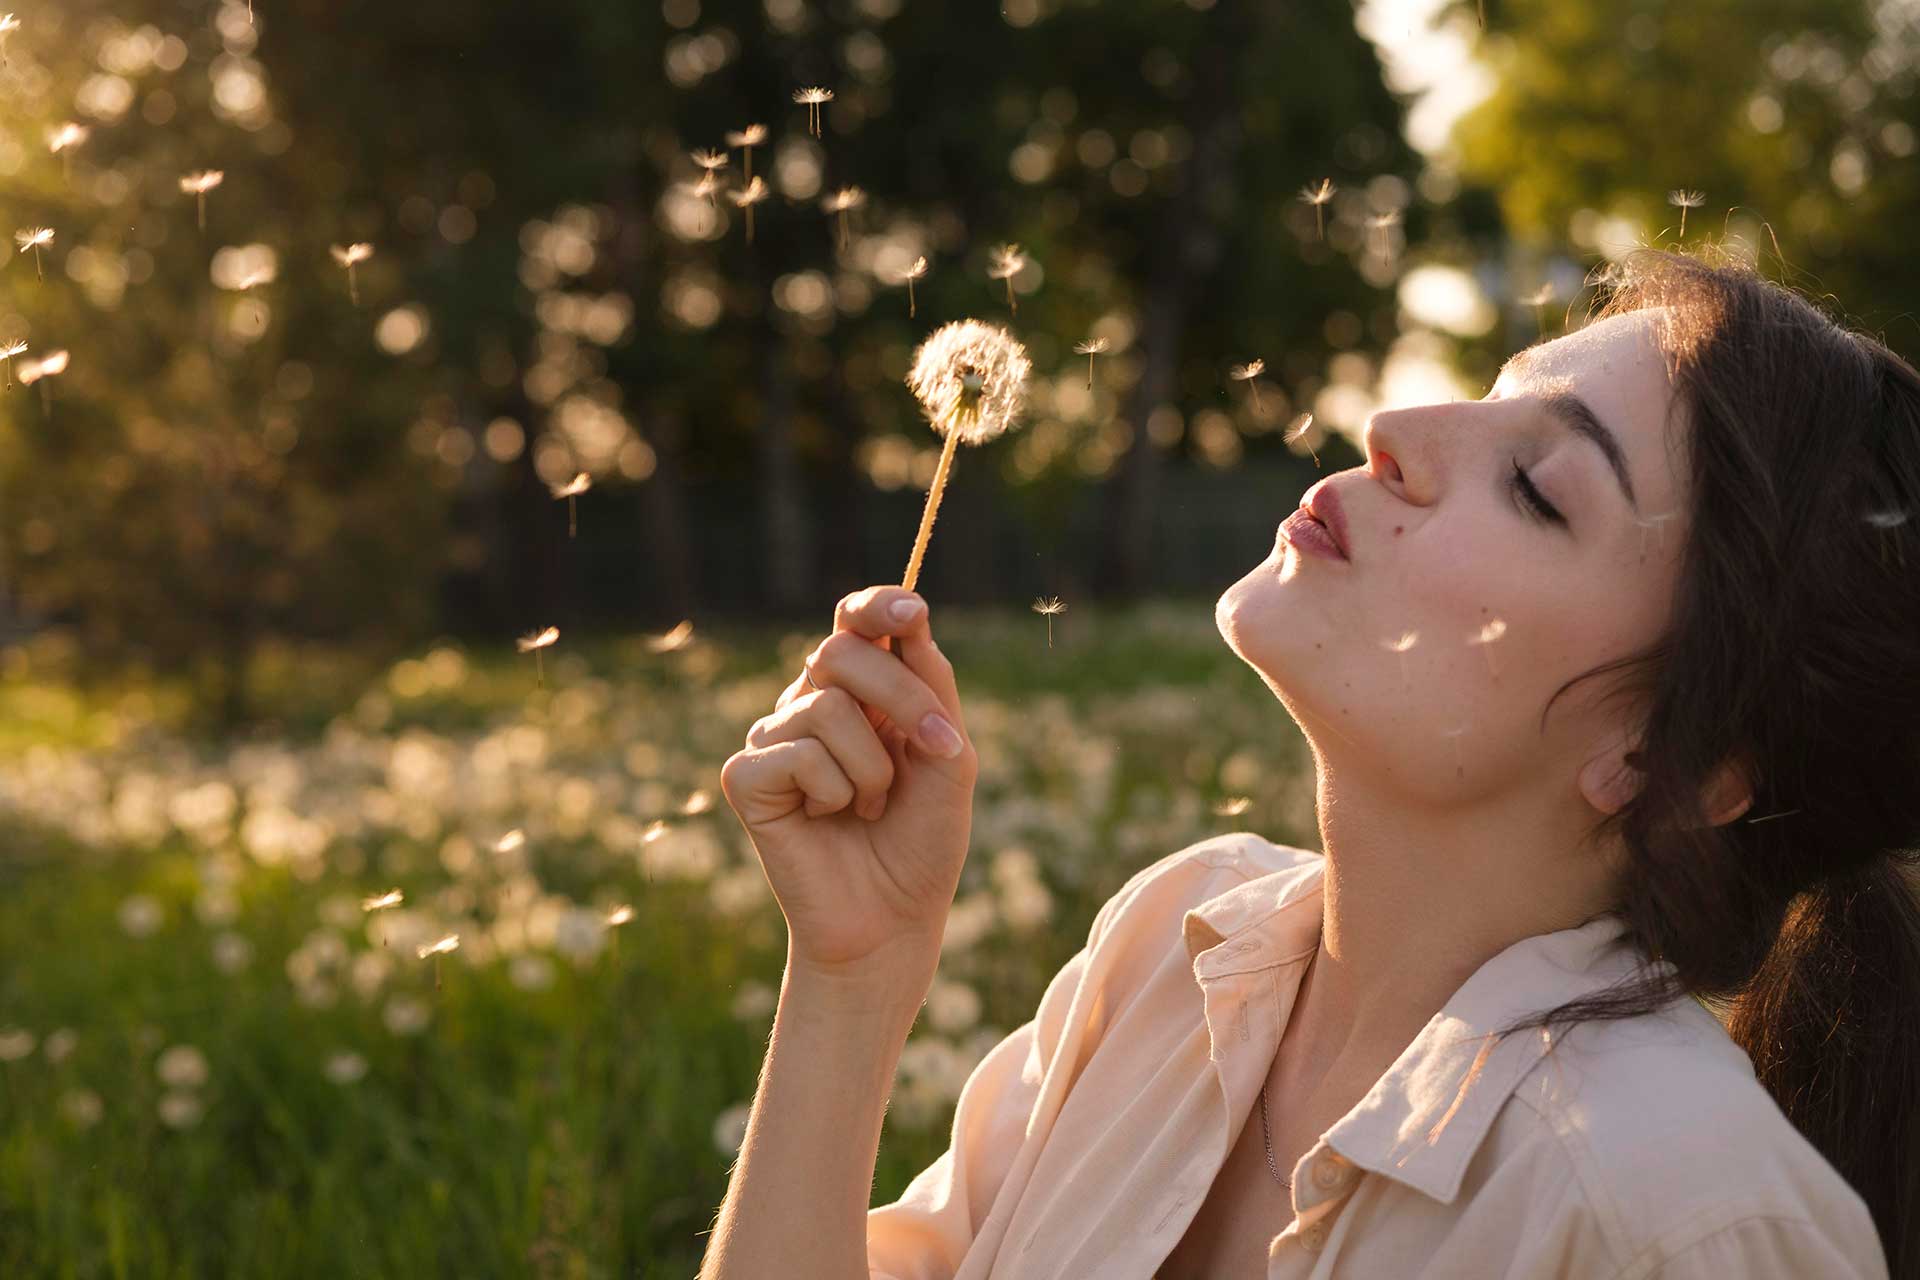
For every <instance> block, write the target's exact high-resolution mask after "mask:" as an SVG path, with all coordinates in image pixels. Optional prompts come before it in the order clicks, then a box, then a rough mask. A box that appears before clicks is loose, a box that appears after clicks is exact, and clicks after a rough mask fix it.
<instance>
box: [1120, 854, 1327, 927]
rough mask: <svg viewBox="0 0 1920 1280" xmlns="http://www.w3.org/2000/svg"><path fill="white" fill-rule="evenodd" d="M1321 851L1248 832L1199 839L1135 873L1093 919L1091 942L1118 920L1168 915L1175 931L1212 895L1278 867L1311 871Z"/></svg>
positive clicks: (1264, 874)
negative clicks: (1189, 912)
mask: <svg viewBox="0 0 1920 1280" xmlns="http://www.w3.org/2000/svg"><path fill="white" fill-rule="evenodd" d="M1321 861H1322V855H1321V854H1319V853H1317V852H1315V851H1314V850H1311V849H1300V848H1296V847H1294V846H1293V845H1285V844H1275V843H1274V842H1273V841H1271V840H1268V839H1267V838H1266V837H1265V836H1262V835H1259V834H1257V833H1255V832H1252V831H1229V832H1226V833H1224V834H1221V835H1217V836H1209V837H1207V838H1206V839H1204V840H1197V841H1195V842H1194V843H1193V844H1190V845H1188V846H1186V847H1185V848H1184V849H1177V850H1175V851H1174V852H1172V853H1170V854H1167V855H1166V856H1165V857H1163V858H1161V859H1159V860H1158V861H1157V862H1153V863H1150V864H1149V865H1147V866H1145V867H1142V868H1141V869H1140V870H1138V871H1136V872H1134V873H1133V875H1132V876H1131V877H1130V878H1129V879H1128V880H1127V882H1126V883H1125V884H1123V885H1121V886H1120V888H1119V890H1118V891H1116V892H1115V893H1114V895H1113V896H1112V897H1111V898H1109V899H1107V902H1106V904H1105V905H1104V906H1102V907H1101V908H1100V912H1099V914H1098V915H1097V916H1095V917H1094V922H1093V931H1092V935H1091V940H1092V941H1094V942H1098V941H1099V939H1100V938H1101V937H1102V936H1103V935H1104V934H1106V933H1107V932H1109V931H1110V930H1112V929H1113V928H1114V927H1115V926H1117V925H1121V924H1136V923H1139V922H1141V921H1142V919H1143V918H1148V917H1151V918H1159V917H1162V916H1170V917H1171V919H1172V921H1173V926H1174V930H1175V932H1176V933H1177V932H1178V929H1179V922H1180V918H1181V916H1182V915H1184V914H1185V913H1186V912H1187V911H1189V910H1191V909H1192V908H1194V907H1196V906H1199V905H1200V904H1201V903H1203V902H1205V901H1207V899H1209V898H1211V897H1214V896H1215V895H1216V894H1221V893H1225V892H1226V891H1227V890H1229V889H1232V888H1235V887H1237V886H1239V885H1242V884H1245V883H1246V882H1247V881H1249V880H1257V879H1259V878H1260V877H1262V876H1266V875H1271V874H1273V873H1275V872H1279V871H1291V870H1298V871H1301V872H1302V873H1315V872H1317V871H1318V870H1319V867H1320V864H1321Z"/></svg>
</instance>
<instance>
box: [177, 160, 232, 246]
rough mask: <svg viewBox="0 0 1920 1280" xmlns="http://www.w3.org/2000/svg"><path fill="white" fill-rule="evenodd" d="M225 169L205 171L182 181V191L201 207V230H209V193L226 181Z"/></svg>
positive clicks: (193, 174) (192, 174) (191, 174)
mask: <svg viewBox="0 0 1920 1280" xmlns="http://www.w3.org/2000/svg"><path fill="white" fill-rule="evenodd" d="M226 176H227V175H226V171H225V170H223V169H204V170H202V171H201V172H199V173H189V174H187V175H186V176H185V177H183V178H181V179H180V190H181V191H183V192H185V193H186V194H187V195H190V196H192V197H193V198H194V199H195V200H197V201H198V202H199V205H200V229H201V230H202V231H205V230H206V229H207V192H209V191H211V190H213V189H214V188H215V187H217V186H219V185H220V184H221V182H223V181H225V179H226Z"/></svg>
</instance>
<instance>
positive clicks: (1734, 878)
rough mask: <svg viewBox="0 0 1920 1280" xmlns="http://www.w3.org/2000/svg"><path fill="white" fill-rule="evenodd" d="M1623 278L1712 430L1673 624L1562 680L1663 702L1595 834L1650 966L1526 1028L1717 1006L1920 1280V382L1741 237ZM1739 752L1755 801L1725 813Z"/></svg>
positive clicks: (1613, 283) (1682, 403) (1695, 459)
mask: <svg viewBox="0 0 1920 1280" xmlns="http://www.w3.org/2000/svg"><path fill="white" fill-rule="evenodd" d="M1603 288H1604V293H1603V296H1604V302H1603V304H1602V305H1601V306H1600V307H1599V310H1598V313H1597V314H1598V316H1601V317H1604V316H1607V315H1614V314H1620V313H1624V312H1631V311H1638V310H1641V309H1643V308H1646V307H1668V308H1671V311H1670V312H1669V313H1668V316H1667V317H1666V318H1667V320H1668V321H1669V322H1670V323H1668V324H1667V325H1665V326H1664V327H1663V329H1662V337H1661V339H1660V341H1661V346H1662V349H1663V351H1664V353H1665V357H1666V364H1667V368H1668V371H1669V374H1670V376H1671V378H1672V381H1673V386H1674V391H1675V406H1676V409H1677V410H1683V411H1684V412H1685V413H1686V414H1687V415H1688V416H1689V418H1690V419H1691V426H1692V430H1691V432H1690V435H1689V443H1688V448H1687V452H1688V454H1689V460H1688V463H1687V468H1686V473H1687V474H1688V475H1689V476H1690V479H1691V486H1692V499H1691V501H1692V507H1691V510H1690V512H1689V518H1690V524H1691V527H1690V528H1689V529H1688V530H1687V532H1686V535H1685V536H1686V538H1687V542H1686V545H1685V548H1684V550H1683V552H1682V557H1683V559H1682V563H1681V569H1680V574H1679V581H1678V585H1677V588H1676V593H1675V596H1674V600H1673V613H1672V622H1671V625H1670V627H1669V628H1668V630H1667V632H1666V633H1665V634H1664V635H1663V636H1662V637H1661V638H1660V640H1659V641H1658V642H1657V643H1656V644H1654V645H1653V646H1651V647H1649V648H1647V649H1645V650H1642V651H1639V652H1636V653H1634V654H1631V655H1629V656H1627V657H1626V658H1623V659H1621V660H1619V661H1616V662H1612V663H1609V664H1607V665H1606V666H1604V667H1600V668H1597V669H1595V670H1594V671H1590V672H1587V673H1585V674H1583V675H1581V676H1579V677H1576V679H1575V680H1573V681H1569V682H1568V684H1567V685H1566V686H1563V687H1562V688H1561V690H1560V691H1559V693H1556V694H1555V695H1554V696H1555V698H1556V699H1557V698H1558V697H1559V694H1560V693H1565V692H1566V691H1567V689H1568V688H1571V687H1572V686H1573V685H1575V684H1577V683H1578V682H1579V681H1580V680H1585V679H1588V678H1591V677H1594V676H1600V675H1615V676H1617V678H1618V687H1617V689H1615V690H1614V692H1616V693H1618V694H1621V695H1623V696H1627V697H1630V698H1633V699H1634V700H1635V705H1636V707H1637V708H1639V709H1640V710H1639V712H1638V714H1639V715H1640V717H1641V719H1640V721H1639V723H1638V725H1637V728H1638V731H1639V734H1640V741H1639V742H1638V743H1637V744H1636V747H1637V750H1636V752H1635V753H1634V754H1633V755H1632V756H1631V757H1630V758H1629V763H1630V764H1632V765H1633V767H1634V768H1635V769H1636V770H1637V778H1638V780H1639V783H1640V789H1639V791H1638V793H1637V795H1636V796H1635V798H1634V799H1633V800H1632V801H1631V802H1630V803H1628V804H1627V805H1626V806H1625V807H1623V808H1621V809H1620V810H1619V811H1617V812H1615V813H1613V814H1609V815H1605V816H1603V817H1602V818H1601V819H1600V821H1599V822H1597V823H1596V824H1595V825H1594V826H1593V828H1592V829H1591V830H1590V832H1589V836H1588V840H1589V843H1590V844H1595V845H1596V847H1597V842H1598V841H1600V840H1601V839H1602V838H1604V837H1612V838H1613V839H1614V840H1616V841H1617V845H1616V846H1615V847H1618V848H1620V849H1623V850H1624V862H1623V864H1622V871H1621V877H1620V881H1619V888H1618V893H1619V896H1618V899H1617V901H1616V904H1615V906H1614V908H1613V914H1615V915H1617V916H1618V917H1620V918H1621V919H1622V920H1624V921H1625V922H1626V925H1627V931H1626V935H1625V938H1626V941H1627V943H1628V944H1630V945H1633V946H1636V947H1637V948H1638V950H1639V952H1640V954H1641V958H1642V961H1643V963H1642V964H1641V965H1639V966H1638V967H1637V968H1636V972H1635V973H1634V974H1633V975H1631V976H1630V980H1629V981H1626V982H1624V983H1622V984H1620V985H1618V986H1615V987H1613V988H1610V989H1609V990H1607V991H1605V992H1601V993H1599V994H1597V995H1593V996H1589V997H1587V998H1584V999H1581V1000H1575V1001H1571V1002H1569V1003H1567V1004H1563V1005H1561V1006H1559V1007H1557V1008H1555V1009H1553V1010H1551V1011H1549V1012H1546V1013H1543V1014H1538V1015H1535V1016H1534V1017H1532V1018H1530V1019H1529V1020H1527V1021H1525V1022H1523V1023H1519V1024H1516V1025H1514V1026H1511V1027H1507V1028H1505V1029H1504V1030H1503V1031H1502V1032H1501V1034H1502V1035H1507V1034H1512V1033H1515V1032H1518V1031H1522V1030H1529V1029H1538V1028H1542V1027H1553V1026H1562V1027H1564V1026H1570V1025H1572V1024H1575V1023H1578V1022H1580V1021H1588V1020H1605V1019H1611V1018H1625V1017H1634V1016H1637V1015H1641V1014H1647V1013H1653V1012H1655V1011H1657V1010H1659V1009H1660V1008H1662V1007H1663V1006H1665V1005H1667V1004H1669V1003H1670V1002H1672V1001H1673V1000H1675V999H1676V998H1679V997H1681V996H1683V995H1691V996H1694V997H1696V998H1697V999H1698V1000H1699V1001H1700V1003H1701V1004H1703V1005H1704V1006H1706V1007H1707V1008H1709V1009H1711V1010H1712V1011H1714V1012H1715V1013H1716V1014H1717V1015H1718V1016H1719V1017H1720V1019H1721V1021H1722V1022H1723V1023H1724V1024H1725V1025H1726V1027H1727V1030H1728V1032H1729V1034H1730V1035H1731V1036H1732V1038H1733V1039H1734V1040H1735V1041H1736V1042H1737V1043H1738V1044H1739V1045H1740V1046H1741V1047H1742V1048H1743V1049H1745V1050H1746V1051H1747V1054H1748V1056H1749V1057H1750V1058H1751V1059H1752V1062H1753V1066H1754V1071H1755V1074H1756V1075H1757V1076H1758V1077H1759V1080H1760V1082H1761V1083H1762V1084H1763V1085H1765V1087H1766V1089H1767V1091H1768V1093H1769V1094H1771V1095H1772V1097H1773V1099H1774V1101H1775V1102H1776V1103H1777V1104H1779V1107H1780V1109H1781V1110H1782V1111H1783V1112H1784V1113H1785V1114H1786V1116H1787V1118H1788V1119H1789V1120H1791V1121H1792V1122H1793V1124H1794V1127H1795V1128H1797V1129H1798V1130H1799V1131H1800V1133H1802V1134H1803V1135H1804V1136H1805V1137H1806V1138H1807V1140H1808V1141H1809V1142H1811V1143H1812V1144H1813V1146H1814V1147H1815V1148H1817V1149H1818V1150H1819V1151H1820V1153H1821V1154H1822V1155H1823V1156H1825V1157H1826V1159H1827V1160H1828V1161H1829V1162H1830V1163H1831V1164H1832V1165H1833V1167H1834V1168H1835V1170H1836V1171H1838V1172H1839V1173H1840V1175H1841V1176H1842V1177H1844V1178H1845V1179H1846V1180H1847V1182H1848V1184H1849V1185H1851V1186H1852V1187H1853V1188H1854V1190H1855V1191H1857V1192H1858V1193H1859V1194H1860V1196H1861V1198H1862V1199H1864V1200H1865V1201H1866V1203H1867V1207H1868V1208H1869V1209H1870V1210H1871V1211H1872V1214H1873V1220H1874V1224H1875V1226H1876V1227H1877V1228H1878V1231H1879V1234H1880V1242H1881V1245H1882V1247H1883V1249H1884V1251H1885V1253H1886V1256H1887V1262H1888V1266H1889V1269H1890V1272H1891V1274H1893V1275H1895V1276H1905V1275H1915V1274H1920V899H1917V898H1916V887H1915V885H1916V881H1915V872H1916V866H1917V865H1920V373H1916V372H1915V370H1914V367H1913V366H1912V365H1910V364H1908V363H1907V362H1906V361H1905V360H1903V359H1901V358H1900V357H1899V356H1898V355H1896V354H1894V353H1893V352H1892V351H1890V350H1889V349H1888V348H1887V347H1886V346H1885V345H1884V344H1882V343H1881V342H1879V341H1877V340H1875V339H1874V338H1872V337H1869V336H1867V335H1865V334H1862V333H1858V332H1854V331H1851V330H1849V329H1846V328H1843V327H1841V326H1840V325H1839V324H1837V323H1835V322H1834V321H1833V320H1832V319H1830V318H1829V317H1828V316H1827V315H1826V314H1825V313H1824V312H1823V311H1822V310H1820V309H1819V308H1818V307H1817V306H1816V305H1815V304H1814V303H1812V302H1810V301H1808V300H1807V299H1806V298H1804V297H1802V296H1801V295H1800V294H1798V293H1797V292H1795V291H1794V290H1792V289H1790V288H1788V287H1785V286H1783V285H1780V284H1777V283H1775V282H1773V281H1770V280H1768V279H1766V278H1765V277H1763V276H1762V275H1760V274H1759V273H1758V272H1757V271H1756V270H1755V269H1754V268H1753V267H1751V266H1749V265H1747V264H1745V263H1743V262H1741V261H1740V260H1738V259H1736V258H1733V257H1732V256H1731V255H1728V254H1726V253H1724V252H1722V251H1720V250H1717V249H1713V248H1709V249H1708V250H1705V251H1703V252H1702V253H1700V254H1698V255H1695V254H1680V253H1668V252H1664V251H1659V250H1640V251H1637V252H1636V253H1634V254H1633V255H1631V256H1629V257H1628V258H1627V259H1626V260H1625V262H1623V263H1621V264H1618V265H1617V267H1616V268H1615V271H1614V274H1613V276H1612V278H1611V279H1610V280H1608V281H1606V282H1605V284H1604V286H1603ZM1667 536H1674V534H1672V533H1671V532H1669V533H1668V535H1667ZM1548 705H1549V706H1551V705H1552V704H1551V703H1549V704H1548ZM1728 761H1737V762H1738V766H1739V767H1741V768H1743V769H1744V770H1745V771H1746V777H1747V778H1748V780H1749V782H1750V784H1751V785H1752V795H1753V803H1752V805H1751V807H1750V808H1748V809H1747V810H1746V812H1745V814H1744V815H1743V816H1742V817H1739V818H1736V819H1733V820H1731V821H1726V822H1723V823H1722V824H1721V825H1718V826H1713V825H1709V824H1708V820H1707V817H1706V806H1705V804H1704V794H1705V793H1706V792H1707V791H1708V790H1709V789H1710V786H1709V784H1710V783H1711V782H1712V780H1713V778H1714V775H1715V772H1716V770H1717V768H1718V767H1719V766H1720V765H1722V763H1723V762H1728ZM1657 961H1665V962H1666V963H1667V964H1668V965H1671V966H1672V967H1671V969H1667V968H1665V967H1664V966H1661V965H1658V964H1655V963H1649V962H1657Z"/></svg>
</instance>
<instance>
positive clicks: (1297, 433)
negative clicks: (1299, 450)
mask: <svg viewBox="0 0 1920 1280" xmlns="http://www.w3.org/2000/svg"><path fill="white" fill-rule="evenodd" d="M1312 428H1313V415H1312V414H1311V413H1303V414H1301V415H1300V416H1299V417H1297V418H1295V419H1294V420H1293V421H1292V422H1291V423H1289V424H1288V425H1287V429H1286V431H1285V432H1284V433H1283V435H1282V437H1281V438H1282V439H1284V440H1285V441H1286V442H1287V443H1288V444H1293V443H1295V442H1296V441H1299V440H1301V439H1302V438H1304V437H1305V436H1306V434H1307V432H1308V431H1310V430H1311V429H1312ZM1307 452H1308V453H1311V454H1312V455H1313V465H1314V466H1316V467H1317V466H1319V465H1320V451H1319V450H1318V449H1315V448H1314V447H1313V442H1312V441H1310V440H1309V441H1308V442H1307Z"/></svg>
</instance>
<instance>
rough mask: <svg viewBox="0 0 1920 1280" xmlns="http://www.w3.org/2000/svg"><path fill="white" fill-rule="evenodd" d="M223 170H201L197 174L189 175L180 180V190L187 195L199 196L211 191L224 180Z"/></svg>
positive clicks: (224, 172)
mask: <svg viewBox="0 0 1920 1280" xmlns="http://www.w3.org/2000/svg"><path fill="white" fill-rule="evenodd" d="M226 176H227V175H226V171H225V170H223V169H203V170H201V171H200V172H199V173H189V174H187V175H186V176H184V177H182V178H181V179H180V189H181V190H182V191H184V192H186V193H187V194H188V195H200V194H202V193H204V192H208V191H211V190H213V189H214V188H215V187H217V186H219V185H220V184H221V182H223V181H224V180H225V179H226Z"/></svg>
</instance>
